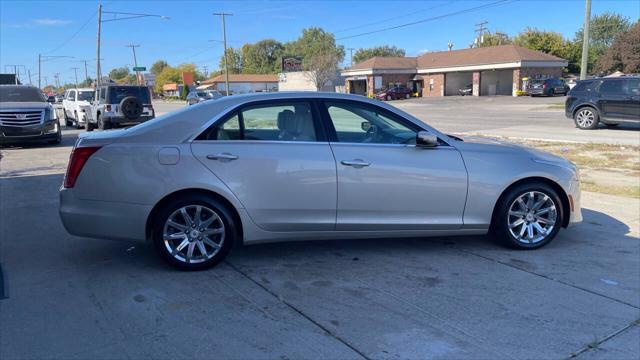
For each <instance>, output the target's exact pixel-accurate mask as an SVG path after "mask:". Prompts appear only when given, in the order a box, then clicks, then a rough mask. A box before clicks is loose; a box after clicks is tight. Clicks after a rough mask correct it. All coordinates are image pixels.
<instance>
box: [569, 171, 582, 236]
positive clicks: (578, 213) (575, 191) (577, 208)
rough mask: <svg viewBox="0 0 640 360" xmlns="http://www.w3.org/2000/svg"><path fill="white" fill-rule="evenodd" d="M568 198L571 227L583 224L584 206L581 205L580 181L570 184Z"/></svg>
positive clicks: (573, 181)
mask: <svg viewBox="0 0 640 360" xmlns="http://www.w3.org/2000/svg"><path fill="white" fill-rule="evenodd" d="M567 196H568V197H569V208H570V209H571V211H570V214H569V226H572V225H575V224H578V223H580V222H582V206H581V204H580V201H581V199H580V196H581V191H580V181H579V180H572V181H571V183H570V184H569V189H568V191H567Z"/></svg>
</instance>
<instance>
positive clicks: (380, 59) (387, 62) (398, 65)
mask: <svg viewBox="0 0 640 360" xmlns="http://www.w3.org/2000/svg"><path fill="white" fill-rule="evenodd" d="M416 59H417V58H415V57H387V56H374V57H372V58H371V59H367V60H365V61H361V62H359V63H357V64H355V65H353V66H352V67H350V68H349V69H348V70H364V69H415V68H416V66H417V62H416Z"/></svg>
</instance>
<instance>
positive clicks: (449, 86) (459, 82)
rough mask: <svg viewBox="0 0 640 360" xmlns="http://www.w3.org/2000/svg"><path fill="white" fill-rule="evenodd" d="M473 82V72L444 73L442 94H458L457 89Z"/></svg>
mask: <svg viewBox="0 0 640 360" xmlns="http://www.w3.org/2000/svg"><path fill="white" fill-rule="evenodd" d="M472 83H473V72H453V73H446V74H445V75H444V95H445V96H449V95H460V94H459V93H458V90H459V89H463V88H465V87H466V86H467V85H471V84H472Z"/></svg>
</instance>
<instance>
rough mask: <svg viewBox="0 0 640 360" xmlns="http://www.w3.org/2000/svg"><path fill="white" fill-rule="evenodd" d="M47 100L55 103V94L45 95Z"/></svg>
mask: <svg viewBox="0 0 640 360" xmlns="http://www.w3.org/2000/svg"><path fill="white" fill-rule="evenodd" d="M47 102H48V103H49V104H55V103H56V97H55V95H47Z"/></svg>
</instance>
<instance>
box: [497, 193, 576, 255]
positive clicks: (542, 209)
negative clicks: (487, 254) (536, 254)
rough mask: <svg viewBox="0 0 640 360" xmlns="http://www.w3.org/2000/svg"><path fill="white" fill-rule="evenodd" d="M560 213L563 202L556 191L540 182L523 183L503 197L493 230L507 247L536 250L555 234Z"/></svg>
mask: <svg viewBox="0 0 640 360" xmlns="http://www.w3.org/2000/svg"><path fill="white" fill-rule="evenodd" d="M563 216H564V213H563V209H562V203H561V201H560V197H559V196H558V194H557V193H556V191H555V190H553V189H552V188H551V187H550V186H548V185H546V184H543V183H540V184H523V185H520V186H517V187H515V188H513V189H511V190H509V192H508V193H507V194H505V196H503V197H502V199H501V201H500V204H498V208H497V209H496V213H495V214H494V219H493V224H492V230H493V232H494V234H495V235H496V236H497V238H498V240H500V241H501V242H502V243H503V244H504V245H506V246H509V247H511V248H515V249H523V250H527V249H537V248H540V247H542V246H544V245H546V244H548V243H549V242H550V241H551V240H553V238H555V237H556V235H557V234H558V231H559V230H560V227H561V224H562V219H563Z"/></svg>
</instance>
